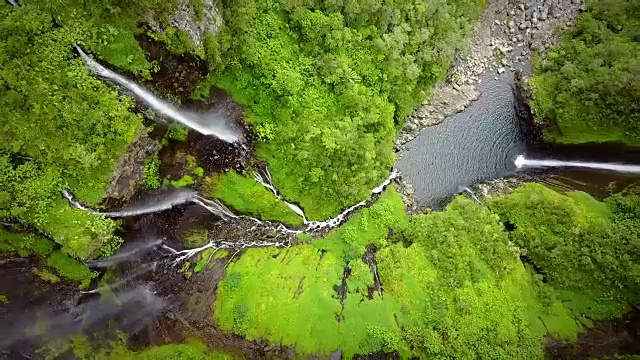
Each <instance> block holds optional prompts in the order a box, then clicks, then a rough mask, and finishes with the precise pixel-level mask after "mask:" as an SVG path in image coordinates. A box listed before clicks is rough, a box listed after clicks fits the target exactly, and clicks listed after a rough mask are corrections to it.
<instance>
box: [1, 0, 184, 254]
mask: <svg viewBox="0 0 640 360" xmlns="http://www.w3.org/2000/svg"><path fill="white" fill-rule="evenodd" d="M21 3H23V5H24V6H22V7H20V8H12V7H10V6H2V7H0V49H1V50H0V109H1V110H2V113H3V117H2V120H0V188H1V190H0V218H8V219H11V218H21V219H23V220H25V221H27V222H28V223H30V224H31V225H33V226H36V227H38V228H39V229H41V230H42V231H44V232H46V233H48V234H50V235H51V236H52V237H53V238H54V239H55V240H56V241H57V242H59V243H60V244H62V245H64V248H63V250H64V251H66V252H68V253H70V254H72V255H74V256H78V257H85V258H86V257H91V256H95V255H97V254H98V253H99V248H100V246H102V245H103V244H107V245H108V244H110V243H113V242H114V240H113V238H112V232H113V230H114V228H115V226H116V225H115V223H114V222H112V221H110V220H106V219H101V218H98V217H95V216H92V215H89V214H87V213H84V212H82V211H80V210H75V209H72V208H70V207H69V205H68V204H67V203H66V201H65V200H64V199H63V198H62V197H61V195H60V191H61V189H62V188H65V187H67V188H70V189H71V190H72V191H73V192H74V193H75V194H76V195H77V196H79V197H80V198H82V199H84V200H86V201H88V202H89V203H91V204H93V205H95V204H96V203H97V202H99V201H100V199H101V198H102V196H103V194H104V190H105V188H106V187H107V184H108V181H109V177H110V175H111V172H112V171H113V168H114V166H115V163H116V161H117V160H118V158H119V157H120V155H121V154H122V153H123V152H124V151H125V149H126V147H127V146H128V144H129V143H130V142H131V141H132V140H133V138H134V137H135V136H136V133H137V132H138V131H140V129H141V126H142V119H141V118H140V117H139V116H137V115H135V114H133V113H132V112H130V109H131V108H132V106H133V102H132V101H131V100H130V99H129V98H127V97H124V96H120V95H118V92H117V90H116V89H115V88H112V87H109V86H107V85H106V84H104V83H103V82H102V81H101V80H99V79H97V78H95V77H94V76H93V75H92V74H90V72H89V71H88V70H87V69H86V66H85V65H84V63H83V62H82V60H81V59H79V58H76V57H74V55H73V45H74V44H80V45H82V46H83V47H84V48H85V50H90V51H93V52H95V53H96V54H97V55H98V57H100V58H102V59H103V60H106V61H109V62H111V63H112V64H114V65H116V66H118V67H121V68H123V69H126V70H128V71H131V72H133V73H136V74H139V75H141V76H149V70H150V68H151V64H150V63H148V62H147V61H146V59H145V57H144V52H143V51H142V50H141V49H140V48H139V47H138V44H137V42H136V40H135V38H134V34H135V33H136V32H139V30H138V29H137V26H138V21H139V18H140V17H141V16H142V14H145V15H149V14H153V11H163V10H166V9H168V7H169V6H170V4H171V2H165V1H145V2H138V1H136V2H131V3H130V4H128V3H127V2H123V1H100V2H88V3H87V2H86V1H65V2H59V1H22V2H21ZM134 3H135V5H134ZM152 10H153V11H152Z"/></svg>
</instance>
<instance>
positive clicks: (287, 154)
mask: <svg viewBox="0 0 640 360" xmlns="http://www.w3.org/2000/svg"><path fill="white" fill-rule="evenodd" d="M484 3H485V1H483V0H448V1H446V2H445V1H439V0H428V1H421V2H415V1H412V0H399V1H394V2H393V3H391V2H386V3H384V4H383V3H378V2H363V1H354V2H349V3H346V2H345V3H343V2H322V1H315V0H313V1H307V2H300V1H294V0H283V1H275V2H264V1H256V0H243V1H235V0H228V1H223V2H222V7H223V8H224V9H225V11H224V24H225V25H224V26H223V27H221V29H220V31H219V33H218V34H217V35H216V37H213V36H208V37H206V38H205V53H206V58H207V60H208V61H209V64H210V66H211V67H212V68H213V69H214V75H215V77H214V78H212V79H211V80H210V82H208V84H214V85H217V86H219V87H222V88H223V89H225V90H227V91H228V92H230V93H231V95H232V96H233V98H234V99H235V100H237V101H239V102H241V103H242V104H244V105H245V106H246V107H247V110H248V118H247V120H248V121H249V122H250V123H251V124H252V125H254V128H255V131H256V134H257V136H258V138H259V139H260V140H261V141H260V143H259V144H258V154H259V156H261V157H262V158H264V159H266V160H267V161H268V162H269V165H270V170H271V172H272V174H273V177H274V180H275V183H276V184H277V185H278V188H279V189H280V190H281V191H282V193H283V194H284V196H285V197H286V198H287V199H290V200H292V201H295V202H297V203H300V205H301V206H302V208H303V209H304V210H305V212H306V214H307V216H308V217H309V218H310V219H312V220H324V219H326V218H328V217H330V216H333V215H336V214H337V213H338V212H339V211H340V210H341V209H342V208H344V207H347V206H350V205H352V204H354V203H357V202H358V201H360V200H362V199H364V198H366V197H367V196H368V195H369V190H370V189H371V188H373V187H375V186H377V185H378V184H379V183H380V182H382V180H383V179H384V178H385V177H386V176H387V175H388V171H389V169H390V168H391V167H392V166H393V164H394V161H395V158H394V153H393V149H392V142H393V139H394V137H395V133H396V129H397V127H398V126H400V124H401V123H402V122H403V119H404V117H405V116H407V115H408V114H409V113H410V112H411V111H412V109H413V108H414V107H415V106H416V105H417V104H418V103H419V102H420V101H421V100H423V99H424V98H425V97H426V96H427V95H428V92H429V90H430V87H431V86H432V85H433V84H434V83H435V82H436V81H438V80H440V79H441V78H442V77H443V76H444V75H445V73H446V71H447V69H448V67H449V64H450V62H451V60H452V59H453V57H454V54H455V52H456V50H457V49H459V47H460V46H463V44H465V41H464V37H465V35H466V34H467V31H468V30H469V29H470V28H471V26H470V25H471V22H472V20H473V19H475V18H476V17H477V15H478V14H479V13H480V10H481V8H482V6H483V5H484ZM199 90H200V91H199V92H198V93H199V94H207V93H208V88H201V89H199Z"/></svg>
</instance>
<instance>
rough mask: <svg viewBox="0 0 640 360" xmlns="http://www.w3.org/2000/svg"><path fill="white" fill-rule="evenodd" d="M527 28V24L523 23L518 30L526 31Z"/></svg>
mask: <svg viewBox="0 0 640 360" xmlns="http://www.w3.org/2000/svg"><path fill="white" fill-rule="evenodd" d="M526 28H527V25H526V24H525V23H523V22H521V23H520V26H518V29H520V30H524V29H526Z"/></svg>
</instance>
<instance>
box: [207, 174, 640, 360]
mask: <svg viewBox="0 0 640 360" xmlns="http://www.w3.org/2000/svg"><path fill="white" fill-rule="evenodd" d="M634 199H635V198H629V197H626V198H624V200H623V199H622V198H620V197H615V198H612V199H611V200H610V201H608V203H607V204H604V206H603V203H600V202H597V201H595V200H594V199H592V198H590V197H587V196H585V194H581V193H573V194H570V195H569V196H563V195H561V194H558V193H554V192H552V191H551V190H548V189H545V188H544V187H540V186H538V185H525V186H524V187H522V188H520V189H518V190H516V191H515V192H514V193H513V194H512V195H509V196H507V197H505V198H501V199H494V200H492V201H491V202H490V204H491V206H492V209H494V211H496V212H497V213H498V214H500V216H498V215H497V214H494V213H492V212H491V211H490V210H489V209H487V208H485V207H482V206H480V205H478V204H476V203H474V202H472V201H470V200H468V199H465V198H463V197H458V198H457V199H455V200H454V201H453V202H452V203H451V204H449V206H447V208H446V209H445V210H444V211H438V212H431V213H429V214H422V215H414V216H406V215H405V214H404V211H403V210H404V205H403V203H402V200H401V198H400V196H399V194H397V193H396V192H395V191H394V190H393V187H392V188H391V189H390V190H388V191H387V192H386V193H385V194H384V195H383V196H382V197H381V199H380V200H379V201H378V202H377V203H375V204H374V205H373V206H372V207H370V208H368V209H362V210H361V211H359V212H358V213H357V214H355V215H354V216H352V217H351V218H350V219H349V221H348V222H347V223H345V224H344V225H342V226H341V227H339V228H338V229H335V230H333V231H332V232H331V233H330V234H328V235H327V236H326V237H325V238H322V239H317V240H313V241H312V242H311V243H310V244H302V245H297V246H295V247H292V248H288V249H275V248H269V249H250V250H248V251H247V252H246V253H245V254H244V255H243V256H242V257H240V258H239V259H238V260H237V261H236V262H234V263H231V264H229V265H228V267H227V274H226V276H225V278H224V279H223V280H222V282H221V283H220V286H219V287H218V297H217V299H216V303H215V305H214V308H215V319H214V320H215V321H217V323H218V325H219V326H220V327H221V328H222V329H224V330H227V331H233V332H236V333H238V334H241V335H244V336H246V337H247V338H249V339H266V340H267V341H269V342H272V343H278V344H284V345H288V346H293V347H295V348H296V351H297V352H298V353H299V354H301V355H303V354H316V355H320V356H322V355H328V354H329V353H330V352H332V351H335V350H336V349H338V348H341V349H342V351H343V355H344V356H345V357H346V358H350V357H352V356H353V355H354V354H372V353H378V352H397V353H398V354H399V355H400V357H401V358H406V357H411V356H416V357H421V358H496V359H525V358H526V359H542V358H544V344H545V341H546V337H547V336H548V335H551V336H554V337H557V338H561V339H565V340H570V341H574V340H576V339H577V336H578V334H579V333H580V332H582V331H583V329H584V326H590V325H591V324H592V322H591V320H590V319H593V318H611V317H615V316H619V315H620V314H621V313H622V312H624V311H625V309H626V306H625V304H626V303H627V302H630V303H634V302H635V301H636V300H634V298H633V297H627V298H626V299H625V298H624V297H623V298H621V297H620V296H621V295H622V294H620V293H618V294H617V295H615V294H616V292H617V291H620V288H619V287H618V285H613V286H612V285H610V284H616V283H615V282H609V281H605V282H604V283H605V284H607V285H605V287H606V286H608V291H609V292H608V294H614V296H612V297H611V298H610V299H608V300H607V299H605V298H603V297H602V296H600V295H602V293H601V294H600V295H598V292H597V291H599V289H602V287H598V288H592V287H591V286H592V282H591V281H590V279H589V277H588V276H592V275H591V274H592V270H590V269H589V270H588V272H587V271H586V270H585V269H576V268H572V267H571V266H572V263H573V260H571V259H574V260H576V261H584V260H585V258H580V257H576V256H575V253H581V254H583V256H585V257H586V258H588V259H589V260H590V261H594V262H595V261H599V257H600V256H601V254H603V255H606V254H608V252H609V251H611V249H612V248H613V249H615V248H618V249H619V250H622V249H624V247H623V246H622V245H624V244H625V242H626V241H627V240H625V239H627V237H629V236H630V237H629V238H628V239H629V240H630V243H633V241H632V240H631V238H632V237H633V236H634V234H635V233H636V232H637V230H631V229H632V228H633V229H635V228H637V225H638V223H637V221H640V219H638V214H637V208H636V207H635V206H634V204H636V200H634ZM507 204H509V205H507ZM523 204H526V206H523ZM613 204H617V205H613ZM500 217H505V218H506V219H509V221H511V222H512V224H514V225H515V226H516V230H514V231H512V232H506V231H504V228H503V225H502V224H501V222H500ZM616 219H619V220H616ZM623 219H624V221H627V222H625V223H624V226H622V225H621V227H620V229H627V230H625V231H624V232H622V231H620V230H615V231H620V232H617V233H616V234H617V235H615V236H617V237H618V238H619V240H618V242H617V243H616V241H614V240H613V239H606V240H604V241H605V242H606V243H607V245H605V244H604V243H602V242H599V243H597V244H595V243H594V244H595V245H596V248H597V249H599V251H601V252H602V253H601V254H598V253H589V252H585V250H584V248H585V247H588V246H589V245H587V244H581V243H580V242H577V243H575V246H579V247H578V248H576V247H572V246H574V245H573V244H571V242H573V241H576V236H577V234H588V232H585V231H584V227H585V226H586V227H587V228H589V227H590V226H596V227H597V228H603V227H605V228H604V229H605V234H606V231H608V230H606V226H608V225H606V223H607V222H608V221H614V222H615V221H623ZM630 219H634V220H630ZM628 221H635V222H632V223H629V222H628ZM633 224H635V227H634V226H633ZM520 232H522V233H523V234H526V235H527V236H533V237H535V239H536V240H535V242H534V241H532V239H530V240H529V241H532V242H530V243H524V242H522V241H524V240H523V238H522V237H521V236H522V235H520ZM557 233H559V234H562V236H563V237H564V239H566V240H564V241H566V244H565V245H562V246H563V247H562V249H564V248H566V250H567V251H570V252H572V253H573V254H571V255H569V254H568V253H563V252H562V251H560V249H561V248H558V246H560V244H561V242H562V241H563V240H562V239H563V238H558V237H557V235H554V234H557ZM625 233H627V234H625ZM390 234H391V235H390ZM571 234H573V235H571ZM600 235H602V233H600ZM579 236H583V235H579ZM590 241H591V242H592V243H593V241H594V239H591V240H590ZM514 243H515V244H518V245H521V246H522V248H521V249H517V248H515V247H514ZM579 244H581V245H579ZM368 245H375V246H376V248H377V249H378V250H377V253H376V259H377V269H378V275H379V278H380V281H381V284H382V289H383V296H382V297H379V296H378V294H377V292H374V293H373V297H372V298H371V299H369V298H368V291H367V290H368V288H369V287H370V286H373V284H374V278H373V274H372V270H371V268H370V267H369V266H368V265H367V264H365V263H364V262H363V261H362V260H361V259H362V256H363V254H364V252H365V249H366V247H367V246H368ZM539 246H540V247H544V248H549V249H553V248H554V247H555V250H553V251H554V252H557V253H558V258H557V259H553V257H551V258H550V257H549V255H547V256H546V259H549V258H550V259H551V262H547V261H540V258H539V257H538V255H539V252H540V251H541V250H540V249H538V247H539ZM621 246H622V247H621ZM580 247H582V249H580ZM606 248H609V250H605V249H606ZM615 251H618V250H615ZM624 251H625V252H626V253H627V254H631V253H633V252H632V251H631V250H624ZM520 253H524V254H528V255H527V256H528V257H529V259H530V260H531V261H533V262H534V263H535V265H536V266H537V267H538V268H540V269H542V271H543V272H544V274H545V277H546V279H544V281H543V276H542V275H539V274H535V273H534V272H533V271H532V270H531V269H530V268H527V267H525V266H524V265H523V263H522V262H521V261H520V259H519V257H518V255H519V254H520ZM606 256H607V257H608V255H606ZM556 260H557V261H556ZM560 261H562V262H563V263H565V264H566V265H567V266H568V267H567V268H565V269H563V270H561V271H559V270H556V269H557V268H556V267H557V266H558V262H560ZM608 261H613V262H614V263H615V262H618V265H619V266H620V265H623V266H622V267H621V269H626V270H621V271H626V272H627V273H626V274H619V275H620V276H622V278H621V279H618V281H620V283H626V284H628V285H627V288H626V289H624V290H623V291H622V293H623V294H632V293H634V292H636V293H637V292H638V287H637V285H632V284H631V283H629V282H624V281H626V280H624V281H623V280H622V279H625V278H627V280H631V279H632V278H634V276H635V275H634V274H635V273H634V270H633V267H628V266H630V265H629V264H634V263H635V264H637V263H639V261H638V259H637V256H635V255H623V254H622V253H619V254H618V255H616V256H613V257H610V258H609V259H608ZM628 261H629V262H630V263H628ZM583 266H584V265H583ZM345 267H348V268H349V269H350V274H349V276H348V277H347V278H346V279H345V280H346V285H347V287H346V290H347V291H346V294H345V295H344V296H345V297H344V300H342V299H343V298H342V296H343V295H342V294H339V293H338V292H336V290H335V289H337V288H338V286H341V284H342V283H343V276H344V274H345ZM610 274H613V272H610ZM598 276H600V275H598ZM559 277H567V278H568V279H570V281H572V282H574V284H572V286H571V289H570V290H569V289H564V288H563V287H562V286H559V283H558V282H557V281H558V278H559ZM601 278H602V277H601ZM585 314H586V315H587V316H585Z"/></svg>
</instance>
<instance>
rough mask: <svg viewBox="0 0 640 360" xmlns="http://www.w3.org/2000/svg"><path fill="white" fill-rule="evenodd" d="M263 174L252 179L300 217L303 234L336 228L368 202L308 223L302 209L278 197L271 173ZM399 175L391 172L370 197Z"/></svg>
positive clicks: (255, 174)
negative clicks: (336, 214)
mask: <svg viewBox="0 0 640 360" xmlns="http://www.w3.org/2000/svg"><path fill="white" fill-rule="evenodd" d="M263 173H264V175H263V174H260V171H256V172H254V174H253V175H254V178H255V180H256V181H257V182H258V183H260V184H262V186H264V187H265V188H267V189H268V190H270V191H271V192H272V193H273V194H274V195H275V196H276V197H277V198H278V199H279V200H280V201H282V202H284V203H285V204H287V205H288V206H289V208H291V210H293V211H294V212H295V213H296V214H298V215H300V217H302V220H303V222H304V224H305V225H307V227H306V228H305V230H304V231H305V232H312V231H317V230H320V229H323V228H327V227H328V228H332V227H336V226H338V225H340V224H341V223H342V222H343V221H344V220H345V218H346V217H347V216H348V215H349V214H350V213H351V212H353V211H354V210H356V209H358V208H360V207H362V206H364V205H366V203H367V201H368V200H362V201H361V202H359V203H357V204H355V205H353V206H351V207H349V208H347V209H346V210H345V211H343V212H342V213H340V214H338V216H336V217H334V218H331V219H328V220H325V221H308V220H307V217H306V216H305V214H304V211H302V209H300V207H298V206H297V205H294V204H291V203H289V202H287V201H286V200H285V199H284V198H283V197H282V195H280V192H279V191H278V189H277V188H276V186H275V185H274V184H273V179H272V178H271V173H269V169H268V168H266V167H265V170H264V171H263ZM399 175H400V172H399V171H398V170H396V169H393V170H392V171H391V174H390V175H389V177H388V178H387V179H386V180H385V181H384V182H383V183H382V184H380V185H379V186H377V187H375V188H373V189H372V190H371V195H376V194H380V193H381V192H383V191H384V189H385V188H386V187H387V186H389V184H391V182H392V181H393V180H394V179H395V178H397V177H398V176H399Z"/></svg>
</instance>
